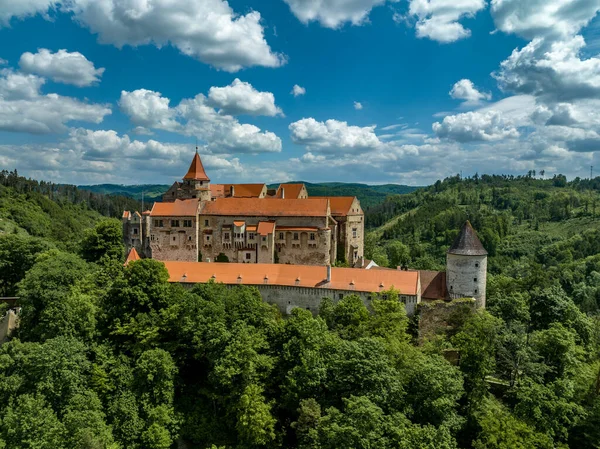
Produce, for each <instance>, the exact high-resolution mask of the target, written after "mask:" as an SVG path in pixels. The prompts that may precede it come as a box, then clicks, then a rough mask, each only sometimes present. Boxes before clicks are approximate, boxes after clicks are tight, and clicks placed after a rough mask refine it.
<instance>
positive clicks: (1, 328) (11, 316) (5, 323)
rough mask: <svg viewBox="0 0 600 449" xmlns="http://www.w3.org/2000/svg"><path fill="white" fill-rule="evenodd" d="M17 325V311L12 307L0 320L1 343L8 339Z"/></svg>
mask: <svg viewBox="0 0 600 449" xmlns="http://www.w3.org/2000/svg"><path fill="white" fill-rule="evenodd" d="M17 326H18V322H17V313H16V312H15V311H14V310H13V309H10V310H9V311H8V312H6V315H4V317H3V318H2V319H1V320H0V344H2V343H4V342H6V341H8V339H9V338H10V335H11V334H12V333H13V331H14V330H15V329H16V328H17Z"/></svg>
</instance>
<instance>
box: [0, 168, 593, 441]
mask: <svg viewBox="0 0 600 449" xmlns="http://www.w3.org/2000/svg"><path fill="white" fill-rule="evenodd" d="M34 186H35V184H34ZM5 189H6V188H5ZM19 189H22V188H21V187H20V188H19ZM8 190H10V191H11V195H16V196H13V197H11V198H20V200H22V201H24V202H25V203H27V204H28V203H29V202H30V201H33V200H32V199H31V198H30V197H28V194H27V193H24V192H22V191H20V192H19V193H16V192H15V188H14V187H9V188H8ZM39 195H41V196H42V197H44V198H45V200H39V201H41V202H43V201H46V200H47V201H50V202H52V203H53V204H55V205H56V206H57V207H58V208H59V209H57V210H62V209H64V210H65V216H71V217H72V219H73V220H77V219H78V218H81V217H84V218H85V217H88V216H86V215H85V214H83V215H81V214H78V213H75V214H73V215H71V208H74V210H76V211H79V208H80V209H81V210H87V211H88V212H89V214H90V215H89V217H88V218H85V219H84V221H83V222H82V223H81V224H80V226H81V227H82V228H83V227H85V226H86V224H87V223H88V221H86V220H88V219H89V220H93V219H95V217H96V216H97V213H96V212H93V211H90V210H89V209H88V206H87V204H86V205H84V204H82V203H77V204H73V203H72V202H69V201H66V202H65V203H64V204H63V203H60V202H56V201H55V200H51V199H50V198H49V197H46V196H45V195H44V194H42V193H39ZM597 197H598V185H597V180H595V181H594V182H584V181H580V180H576V181H573V182H571V183H567V182H566V180H565V179H564V178H563V177H556V178H555V179H553V180H536V179H533V178H532V177H524V178H508V177H485V176H483V177H481V178H480V177H477V178H473V179H459V178H450V179H447V180H445V181H441V182H439V183H436V185H434V186H432V187H429V188H426V189H422V190H419V191H417V192H414V193H411V194H409V195H403V196H394V197H391V198H389V199H388V200H387V201H386V202H385V203H383V204H382V206H381V207H380V209H378V210H376V211H374V212H373V214H372V215H371V214H370V215H369V216H370V220H373V222H374V223H377V224H381V226H379V227H375V228H372V231H371V233H370V234H369V247H368V248H369V251H371V252H372V253H375V255H376V256H377V257H381V258H383V257H386V258H388V259H389V260H388V263H390V264H394V263H396V262H398V261H400V262H406V263H407V264H409V265H411V266H415V265H421V266H427V265H431V266H440V267H441V266H442V264H443V260H444V251H445V249H446V248H447V246H448V244H449V242H450V241H451V240H452V238H453V236H454V235H455V234H456V232H457V231H458V229H459V228H460V225H462V222H463V221H464V220H465V219H466V218H469V219H471V220H472V222H473V224H474V225H475V227H476V228H477V230H478V231H479V233H480V235H481V237H482V238H483V240H484V243H485V244H486V245H487V246H488V249H489V250H490V253H491V255H490V272H491V273H490V276H489V279H488V290H487V293H488V295H487V296H488V298H487V300H488V309H487V311H479V312H477V313H474V312H473V311H472V310H471V309H470V308H467V307H464V308H458V309H456V312H455V313H454V312H453V313H452V315H451V316H449V317H448V321H449V323H450V324H451V326H449V327H448V328H447V329H439V333H438V335H436V336H435V337H434V338H432V339H431V340H430V341H428V342H426V343H425V344H423V345H420V346H419V345H417V344H416V339H415V332H414V329H415V327H416V324H417V323H415V322H414V321H409V320H408V319H407V317H406V314H405V311H404V306H403V304H402V303H401V302H399V301H398V296H397V295H396V294H394V293H393V292H385V294H383V295H381V296H380V295H377V294H375V295H374V296H373V298H374V300H373V301H372V303H371V304H370V309H367V308H366V307H365V306H364V305H363V303H362V301H361V300H360V298H358V297H356V296H353V295H351V296H348V297H345V298H343V300H341V301H339V302H338V303H336V304H334V303H333V302H332V301H330V300H329V301H327V300H326V301H324V302H323V306H322V308H321V310H320V313H319V315H318V316H313V315H312V314H311V313H310V312H308V311H306V310H300V309H296V310H294V311H293V313H292V315H291V316H290V317H282V316H280V314H279V313H278V311H277V309H276V308H275V307H272V306H270V305H268V304H266V303H265V302H263V301H262V298H261V297H260V295H259V293H258V290H256V289H254V288H248V287H244V286H237V287H236V288H227V287H225V286H223V285H219V284H206V285H198V286H196V287H195V288H194V289H192V290H185V289H184V288H183V287H181V286H180V285H176V284H171V283H169V282H168V273H167V272H166V270H165V268H164V265H163V264H161V263H160V262H158V261H154V260H148V259H146V260H141V261H137V262H133V263H131V264H129V265H128V266H127V267H124V266H123V257H124V255H123V246H122V243H121V241H122V235H121V225H120V223H119V222H118V221H117V220H114V219H113V220H108V221H106V220H102V221H99V222H97V223H96V225H95V226H94V227H93V228H91V229H88V230H86V231H85V232H83V235H82V237H81V239H80V240H79V241H78V242H76V244H74V245H67V244H66V243H65V242H63V245H64V246H63V248H62V249H56V248H55V246H56V245H58V244H59V242H60V238H62V237H63V235H61V234H53V233H52V232H50V234H49V235H51V236H53V237H52V238H56V239H57V240H56V242H57V243H56V244H55V243H54V241H52V242H50V241H49V240H47V239H46V238H43V237H37V238H34V237H30V236H25V235H24V231H23V230H24V228H21V227H20V225H19V228H18V229H19V230H18V232H19V233H18V234H13V233H8V234H0V287H3V286H4V287H5V289H6V288H7V289H8V290H10V292H11V293H16V294H18V295H19V296H20V297H21V299H20V306H21V307H22V314H21V321H20V328H19V330H18V333H17V335H16V336H15V338H14V339H12V340H11V341H10V342H8V343H4V344H3V345H1V346H0V448H27V447H36V448H40V449H50V448H52V449H67V448H69V449H70V448H110V449H119V448H128V449H129V448H133V449H170V448H176V447H190V448H202V449H205V448H206V449H209V448H210V449H266V448H269V449H270V448H282V449H283V448H286V449H293V448H298V449H338V448H373V449H457V448H464V449H470V448H473V449H505V448H516V449H530V448H534V449H555V448H563V449H564V448H568V447H570V448H573V449H588V448H589V449H592V448H598V447H600V389H599V388H598V385H600V356H599V354H600V316H599V314H598V303H599V302H600V301H599V300H600V254H599V252H600V248H598V242H599V241H600V235H598V233H599V231H598V229H599V227H598V225H597V217H596V212H598V211H596V210H595V208H596V206H597V204H598V203H597V199H598V198H597ZM37 201H38V200H37V199H36V200H35V201H34V202H33V203H32V204H35V207H34V210H35V212H36V214H38V213H39V214H41V213H42V212H40V210H41V211H43V210H44V209H43V207H42V206H40V205H39V204H37ZM9 203H11V202H9ZM9 206H10V204H9ZM32 207H33V206H32ZM38 207H39V208H40V209H39V210H38V209H37V208H38ZM47 207H48V208H51V207H54V206H47ZM56 214H57V215H60V212H57V213H56ZM377 220H379V221H378V222H377ZM73 229H75V230H76V229H77V228H73ZM41 234H43V233H41ZM74 239H75V238H74V237H72V236H68V237H67V241H68V242H71V241H73V240H74ZM394 258H395V259H394ZM15 262H16V263H15ZM460 304H462V302H461V303H460ZM448 352H451V353H458V354H460V359H459V363H458V365H455V364H452V363H449V362H448V361H447V358H446V357H445V356H446V355H447V354H448Z"/></svg>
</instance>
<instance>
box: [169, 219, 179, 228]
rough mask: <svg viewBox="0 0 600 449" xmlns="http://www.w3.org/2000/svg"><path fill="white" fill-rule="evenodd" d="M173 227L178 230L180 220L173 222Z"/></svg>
mask: <svg viewBox="0 0 600 449" xmlns="http://www.w3.org/2000/svg"><path fill="white" fill-rule="evenodd" d="M171 227H172V228H178V227H179V220H171Z"/></svg>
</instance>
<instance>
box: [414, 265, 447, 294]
mask: <svg viewBox="0 0 600 449" xmlns="http://www.w3.org/2000/svg"><path fill="white" fill-rule="evenodd" d="M419 273H420V275H421V296H422V297H423V299H445V298H446V296H447V293H448V291H447V287H446V273H445V272H443V271H427V270H420V272H419Z"/></svg>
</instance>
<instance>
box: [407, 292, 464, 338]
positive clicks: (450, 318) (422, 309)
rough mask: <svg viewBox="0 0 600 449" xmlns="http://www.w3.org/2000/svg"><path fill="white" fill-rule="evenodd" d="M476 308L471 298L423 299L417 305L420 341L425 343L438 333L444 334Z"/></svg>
mask: <svg viewBox="0 0 600 449" xmlns="http://www.w3.org/2000/svg"><path fill="white" fill-rule="evenodd" d="M475 309H476V301H475V300H473V299H471V298H462V299H455V300H452V301H422V302H421V303H420V304H419V305H418V307H417V313H418V319H419V342H420V343H423V342H424V341H426V340H429V339H431V338H433V337H435V336H436V335H444V334H446V333H447V332H448V331H451V330H452V329H454V327H455V326H456V324H457V323H460V322H462V318H463V317H464V316H467V315H470V314H471V313H473V312H474V311H475Z"/></svg>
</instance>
